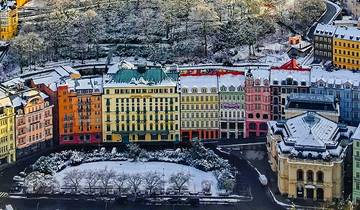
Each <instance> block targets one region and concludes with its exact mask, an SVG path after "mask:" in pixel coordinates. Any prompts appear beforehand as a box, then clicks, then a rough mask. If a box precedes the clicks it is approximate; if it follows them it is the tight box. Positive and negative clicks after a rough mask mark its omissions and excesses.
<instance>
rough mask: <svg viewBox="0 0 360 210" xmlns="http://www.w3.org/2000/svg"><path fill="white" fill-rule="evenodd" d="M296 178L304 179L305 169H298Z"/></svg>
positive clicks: (298, 179)
mask: <svg viewBox="0 0 360 210" xmlns="http://www.w3.org/2000/svg"><path fill="white" fill-rule="evenodd" d="M296 180H297V181H304V171H303V170H301V169H298V170H297V171H296Z"/></svg>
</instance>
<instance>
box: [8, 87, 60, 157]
mask: <svg viewBox="0 0 360 210" xmlns="http://www.w3.org/2000/svg"><path fill="white" fill-rule="evenodd" d="M10 98H11V101H12V104H13V106H14V109H15V113H16V118H15V128H16V132H15V137H16V153H17V157H20V158H21V157H22V156H26V155H29V154H32V153H34V152H37V151H40V150H43V149H45V148H48V147H51V146H52V139H53V115H52V114H53V111H52V109H53V105H51V103H50V98H49V96H48V95H46V94H44V93H43V92H40V91H38V90H35V89H27V88H26V89H24V90H17V91H16V93H15V94H14V95H11V96H10Z"/></svg>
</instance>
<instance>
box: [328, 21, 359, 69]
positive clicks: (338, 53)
mask: <svg viewBox="0 0 360 210" xmlns="http://www.w3.org/2000/svg"><path fill="white" fill-rule="evenodd" d="M359 46H360V30H359V29H357V28H354V27H337V29H336V31H335V35H334V40H333V64H334V65H335V66H336V67H338V68H343V69H349V70H360V47H359Z"/></svg>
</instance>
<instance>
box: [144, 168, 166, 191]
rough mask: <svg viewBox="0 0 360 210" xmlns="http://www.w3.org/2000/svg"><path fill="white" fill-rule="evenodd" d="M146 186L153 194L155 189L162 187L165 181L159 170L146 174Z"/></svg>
mask: <svg viewBox="0 0 360 210" xmlns="http://www.w3.org/2000/svg"><path fill="white" fill-rule="evenodd" d="M144 182H145V188H146V189H147V190H149V194H152V193H153V192H154V190H157V189H160V188H161V185H162V184H163V181H162V180H161V176H160V175H159V174H158V173H157V172H149V173H146V174H145V176H144Z"/></svg>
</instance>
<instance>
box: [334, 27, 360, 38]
mask: <svg viewBox="0 0 360 210" xmlns="http://www.w3.org/2000/svg"><path fill="white" fill-rule="evenodd" d="M334 37H335V38H338V39H344V40H351V41H360V30H359V29H358V28H356V27H346V26H344V27H342V26H340V27H337V29H336V31H335V36H334Z"/></svg>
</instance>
